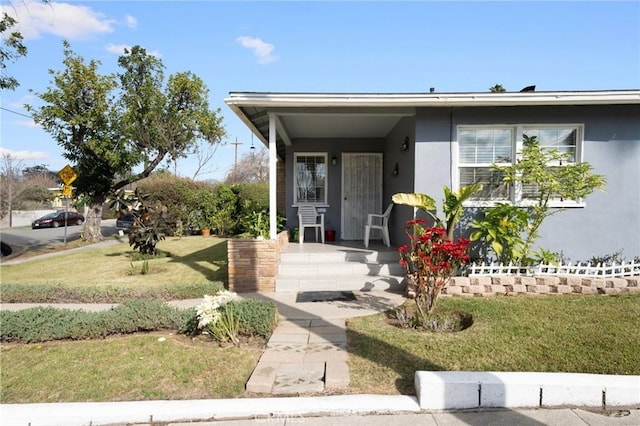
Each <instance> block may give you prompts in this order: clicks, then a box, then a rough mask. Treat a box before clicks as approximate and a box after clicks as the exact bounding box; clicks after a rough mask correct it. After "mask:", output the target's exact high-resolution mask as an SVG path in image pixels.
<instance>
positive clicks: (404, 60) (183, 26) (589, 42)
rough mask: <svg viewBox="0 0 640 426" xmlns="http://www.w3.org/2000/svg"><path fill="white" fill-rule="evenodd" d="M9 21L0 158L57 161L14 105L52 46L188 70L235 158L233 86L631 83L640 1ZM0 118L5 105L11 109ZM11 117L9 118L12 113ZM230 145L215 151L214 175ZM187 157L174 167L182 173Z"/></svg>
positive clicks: (24, 7)
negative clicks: (129, 54) (10, 56)
mask: <svg viewBox="0 0 640 426" xmlns="http://www.w3.org/2000/svg"><path fill="white" fill-rule="evenodd" d="M0 4H1V5H2V10H3V11H5V12H7V13H8V14H10V15H12V16H14V17H16V18H17V19H18V21H19V22H20V24H19V26H18V28H17V29H18V30H19V31H21V32H22V33H23V35H24V36H25V44H26V46H27V48H28V49H29V53H28V56H27V57H25V58H21V59H19V60H18V61H17V62H16V63H10V64H8V70H7V72H8V73H9V74H10V75H12V76H14V77H16V78H17V79H18V80H19V82H20V87H19V88H18V89H17V90H15V91H4V92H2V94H1V95H2V108H3V109H2V110H0V114H1V115H0V117H1V129H0V136H1V145H0V149H1V150H2V151H3V152H8V153H10V154H12V155H14V156H15V157H18V158H21V159H22V160H23V162H24V164H25V165H27V166H29V165H36V164H46V165H48V167H49V168H50V169H52V170H56V171H57V170H60V169H61V168H62V167H64V165H65V164H67V160H66V159H64V158H63V157H62V151H61V149H60V148H59V147H58V146H57V145H56V143H55V142H54V141H53V140H52V139H51V137H50V136H49V135H48V134H47V133H45V132H44V131H42V130H41V129H40V128H38V127H37V126H35V125H34V124H33V123H32V122H31V120H30V119H29V118H28V117H24V116H22V115H19V114H27V112H26V111H25V110H24V108H23V107H22V105H23V104H25V103H29V104H36V105H37V103H38V99H37V98H35V97H34V96H33V95H32V94H31V93H30V92H29V89H33V90H34V91H36V92H42V91H44V90H46V88H47V87H48V86H49V84H50V76H49V74H48V70H49V69H55V70H60V69H61V68H62V57H63V54H62V40H68V41H70V43H71V47H72V49H73V50H74V51H75V52H76V53H77V54H79V55H81V56H83V57H84V58H85V59H86V60H87V61H88V60H90V59H97V60H100V61H101V62H102V64H103V65H102V71H103V72H104V73H108V72H115V71H117V66H116V64H117V58H118V56H119V55H120V54H121V53H122V49H123V47H125V46H129V47H130V46H133V45H141V46H143V47H144V48H146V49H147V50H148V51H149V52H153V53H154V54H156V55H158V56H159V57H160V58H161V59H162V61H163V63H164V65H165V66H166V67H167V75H168V74H170V73H174V72H180V71H192V72H194V73H195V74H197V75H198V76H200V77H201V78H202V79H203V80H204V81H205V83H206V84H207V86H208V88H209V90H210V104H211V106H212V107H213V108H220V110H221V114H222V115H223V117H224V124H225V127H226V130H227V133H228V136H227V138H226V140H225V142H227V143H228V142H233V141H234V140H236V139H237V140H238V142H241V143H242V145H239V146H238V156H239V157H240V156H242V155H243V154H244V153H246V152H249V148H250V146H251V134H250V132H249V130H248V129H247V128H246V127H245V126H244V125H243V124H242V123H241V122H240V120H239V119H237V118H236V117H235V115H234V114H233V113H232V112H231V110H230V109H229V108H227V106H226V105H225V104H224V101H223V100H224V98H225V97H227V96H228V94H229V92H233V91H272V92H369V93H371V92H373V93H387V92H392V93H405V92H410V93H413V92H428V91H429V88H430V87H434V88H435V90H436V91H438V92H476V91H477V92H486V91H488V89H489V87H491V86H493V85H494V84H502V85H503V86H504V87H505V88H506V89H507V90H510V91H518V90H520V89H521V88H523V87H525V86H528V85H532V84H535V85H536V86H537V90H539V91H542V90H544V91H548V90H607V89H638V88H640V1H623V2H613V1H604V2H595V1H589V2H579V1H570V2H553V1H532V2H519V1H500V2H484V1H472V2H460V1H447V2H435V1H406V2H401V1H400V2H398V1H396V2H383V1H368V2H367V1H356V2H341V1H316V2H293V1H285V2H278V1H273V2H267V1H259V2H249V1H234V2H223V1H67V2H50V3H49V4H43V3H42V2H39V1H33V2H32V1H30V0H12V1H2V2H1V3H0ZM7 110H10V111H13V112H9V111H7ZM14 112H17V113H18V114H16V113H14ZM233 162H234V146H233V145H229V144H227V145H224V146H221V147H219V148H218V150H217V151H216V153H215V157H214V160H213V162H212V163H211V167H210V168H212V169H214V170H213V171H212V172H211V173H208V174H206V175H200V176H199V179H221V178H223V177H224V175H225V174H226V173H227V172H228V171H229V170H230V168H231V167H232V165H233ZM195 164H196V160H194V159H185V160H180V162H179V163H178V173H179V174H181V175H183V176H188V177H191V176H192V175H193V173H194V170H195Z"/></svg>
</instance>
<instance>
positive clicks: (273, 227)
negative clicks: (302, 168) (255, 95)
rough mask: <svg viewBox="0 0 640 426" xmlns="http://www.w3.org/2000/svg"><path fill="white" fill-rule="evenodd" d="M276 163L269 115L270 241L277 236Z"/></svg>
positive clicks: (273, 125) (272, 119)
mask: <svg viewBox="0 0 640 426" xmlns="http://www.w3.org/2000/svg"><path fill="white" fill-rule="evenodd" d="M277 162H278V151H277V150H276V115H275V114H273V113H269V238H270V239H272V240H275V239H276V238H277V235H278V229H277V227H278V212H277V211H276V209H277V207H278V204H277V201H278V200H277V193H278V191H277V189H278V188H277V181H278V180H277V171H276V169H277Z"/></svg>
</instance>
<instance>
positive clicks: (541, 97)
mask: <svg viewBox="0 0 640 426" xmlns="http://www.w3.org/2000/svg"><path fill="white" fill-rule="evenodd" d="M224 101H225V103H226V104H227V105H229V106H233V105H239V106H253V107H341V106H348V107H383V106H404V107H438V106H445V107H447V106H516V105H612V104H640V90H620V91H616V90H613V91H584V92H525V93H522V92H514V93H490V92H482V93H429V94H426V93H406V94H383V93H364V94H359V93H341V94H338V93H324V94H322V93H250V92H249V93H243V92H232V93H230V96H229V97H228V98H226V99H225V100H224Z"/></svg>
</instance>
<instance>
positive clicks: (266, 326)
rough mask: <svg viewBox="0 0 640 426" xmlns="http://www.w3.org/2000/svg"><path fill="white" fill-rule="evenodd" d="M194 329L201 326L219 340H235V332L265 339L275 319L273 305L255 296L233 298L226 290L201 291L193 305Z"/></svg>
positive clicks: (274, 323) (271, 330)
mask: <svg viewBox="0 0 640 426" xmlns="http://www.w3.org/2000/svg"><path fill="white" fill-rule="evenodd" d="M195 314H196V319H195V324H196V328H197V329H201V330H204V331H203V332H204V333H207V334H210V335H211V336H212V337H213V338H214V339H215V340H217V341H219V342H229V341H231V342H233V343H234V344H238V343H239V341H238V336H239V335H244V336H252V337H253V336H255V337H262V338H264V339H268V338H269V336H271V333H273V329H274V328H275V326H276V323H277V317H276V306H275V305H274V304H273V303H272V302H268V301H263V300H258V299H244V300H240V299H238V298H237V295H236V293H231V292H228V291H226V290H223V291H220V292H218V293H217V294H215V295H213V296H209V295H205V296H204V299H203V301H202V303H200V304H199V305H198V306H197V307H196V309H195Z"/></svg>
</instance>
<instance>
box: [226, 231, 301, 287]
mask: <svg viewBox="0 0 640 426" xmlns="http://www.w3.org/2000/svg"><path fill="white" fill-rule="evenodd" d="M288 244H289V234H288V232H287V231H283V232H281V233H280V234H278V237H277V239H276V240H250V239H231V240H229V241H228V242H227V252H228V260H229V291H234V292H236V293H251V292H262V293H267V292H273V291H275V290H276V277H277V275H278V263H280V253H281V251H282V249H283V248H285V247H286V246H287V245H288Z"/></svg>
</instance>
